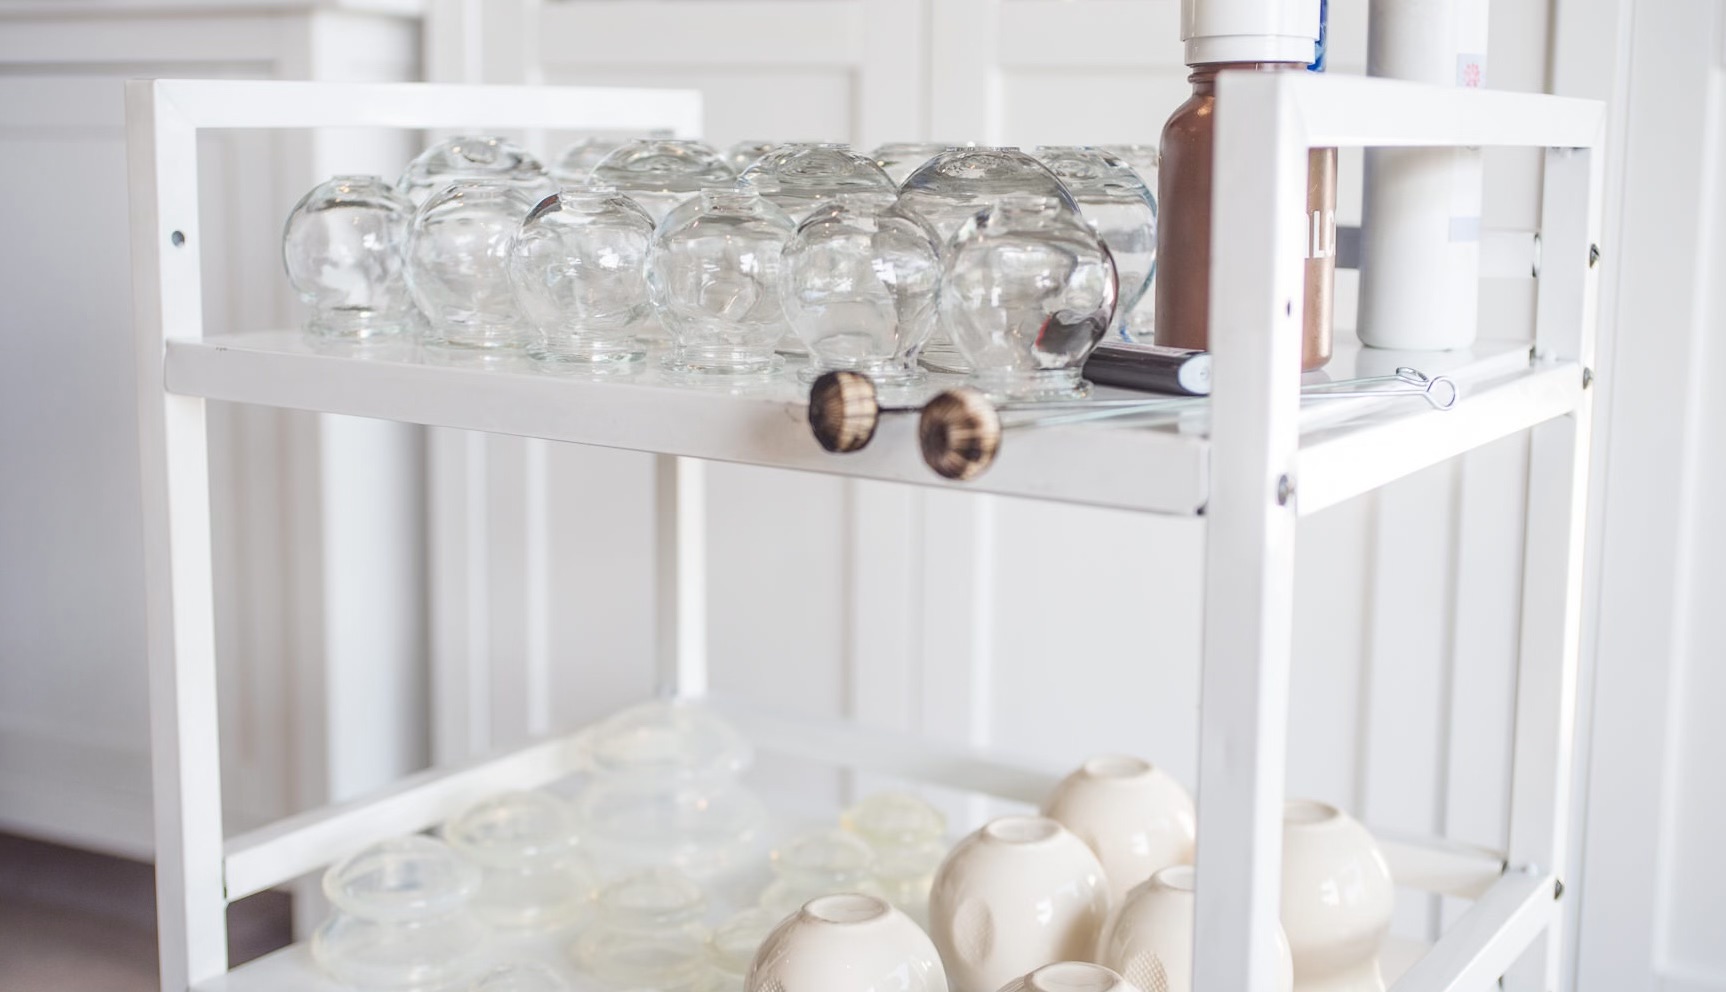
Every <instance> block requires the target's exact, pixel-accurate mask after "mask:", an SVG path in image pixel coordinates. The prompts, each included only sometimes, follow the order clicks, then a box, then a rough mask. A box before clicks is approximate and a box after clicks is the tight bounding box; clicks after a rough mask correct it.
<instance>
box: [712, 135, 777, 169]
mask: <svg viewBox="0 0 1726 992" xmlns="http://www.w3.org/2000/svg"><path fill="white" fill-rule="evenodd" d="M779 145H780V142H777V141H739V142H738V143H737V144H735V145H732V146H731V147H730V148H727V149H726V150H725V161H726V162H728V163H730V165H731V168H732V170H733V171H735V172H737V173H739V174H742V172H743V170H745V169H747V168H749V167H750V166H751V165H754V164H755V160H756V159H758V158H760V157H761V156H763V155H765V154H767V153H768V152H770V151H772V150H773V149H775V148H778V147H779Z"/></svg>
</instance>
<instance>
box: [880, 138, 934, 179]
mask: <svg viewBox="0 0 1726 992" xmlns="http://www.w3.org/2000/svg"><path fill="white" fill-rule="evenodd" d="M953 147H955V146H954V145H951V144H942V143H940V142H936V141H892V142H888V143H887V144H885V145H882V146H881V147H879V148H877V149H875V150H874V151H872V152H870V153H869V157H870V158H872V159H874V160H875V164H876V165H879V166H880V167H881V171H883V172H885V173H887V178H888V179H891V180H893V185H895V186H901V185H904V183H905V180H906V179H907V178H909V177H910V175H911V173H913V172H916V171H917V169H918V168H920V167H921V166H922V165H923V163H924V162H927V161H929V160H930V159H932V158H934V157H935V156H937V155H939V154H941V153H942V152H944V151H946V150H947V149H949V148H953Z"/></svg>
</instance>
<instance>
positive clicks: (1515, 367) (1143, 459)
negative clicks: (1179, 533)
mask: <svg viewBox="0 0 1726 992" xmlns="http://www.w3.org/2000/svg"><path fill="white" fill-rule="evenodd" d="M463 361H464V360H463V359H462V358H461V357H459V356H457V357H454V358H452V357H451V356H450V355H449V353H445V352H434V351H430V350H425V349H418V348H415V347H413V346H411V345H399V346H386V347H384V348H377V349H365V350H358V351H354V350H349V351H342V350H332V349H329V348H327V347H321V346H317V345H314V344H313V343H311V342H309V341H308V340H307V339H306V338H305V337H304V336H302V335H301V334H299V333H297V332H260V333H248V334H233V335H218V336H214V337H210V338H205V339H203V340H198V341H185V340H169V341H168V342H167V354H166V386H167V389H168V390H169V392H172V393H178V394H183V395H191V396H202V397H206V398H209V399H219V400H229V401H234V402H241V403H257V404H262V405H266V406H277V407H287V408H293V409H301V410H312V411H317V412H321V413H340V414H350V415H354V416H361V417H376V418H381V419H386V420H397V421H404V422H408V423H416V424H427V425H432V426H439V427H458V428H465V429H469V430H479V431H488V432H492V433H499V434H514V435H520V436H524V437H539V438H547V439H550V440H555V441H571V442H576V443H581V444H595V445H602V446H605V447H612V448H627V449H632V450H637V451H649V452H658V453H664V454H673V455H686V456H692V457H697V458H706V459H713V460H717V461H728V462H739V463H744V464H751V465H763V466H770V467H774V468H788V469H799V470H803V471H812V472H826V473H832V474H839V475H847V476H853V477H856V478H866V479H878V480H884V481H890V482H909V483H916V484H922V485H938V486H950V487H955V488H962V489H968V490H971V491H974V492H988V493H997V494H1001V495H1008V496H1026V497H1033V498H1040V499H1052V500H1060V501H1066V502H1073V503H1086V504H1091V505H1095V506H1106V507H1116V508H1122V509H1130V510H1140V511H1147V512H1155V513H1170V514H1186V515H1190V514H1196V513H1201V512H1203V509H1204V507H1205V504H1206V501H1207V496H1208V491H1209V489H1208V486H1209V471H1208V466H1209V460H1210V457H1211V443H1210V441H1209V439H1208V438H1207V437H1206V436H1205V434H1204V430H1205V424H1204V417H1203V411H1202V410H1195V411H1190V412H1188V413H1187V414H1186V415H1185V416H1183V417H1180V418H1175V417H1168V418H1165V419H1163V420H1161V421H1160V422H1156V423H1150V422H1147V421H1144V420H1140V421H1138V422H1136V423H1134V422H1129V421H1124V420H1123V421H1113V422H1111V421H1104V422H1099V423H1088V424H1073V425H1066V426H1057V427H1042V428H1037V429H1030V430H1017V431H1014V430H1009V431H1008V433H1007V436H1006V438H1005V440H1004V441H1003V444H1002V447H1001V453H1000V456H999V458H998V459H997V461H996V463H995V464H994V465H993V466H992V467H991V468H990V469H989V470H988V471H987V472H986V473H984V474H983V475H982V476H981V477H980V478H978V479H977V480H975V481H973V482H969V483H949V482H945V481H944V480H942V479H940V478H938V477H936V476H935V475H934V473H933V472H931V471H930V470H929V469H928V468H927V467H925V466H924V465H923V463H922V460H921V458H920V457H919V454H918V449H917V446H916V441H915V436H914V432H915V430H916V418H915V417H914V416H907V415H897V416H895V415H886V416H884V417H883V418H882V422H881V427H880V430H879V431H878V433H877V434H876V436H875V439H874V441H873V442H872V443H871V444H870V445H869V447H868V448H866V449H865V450H863V451H861V452H857V453H855V454H849V455H834V454H829V453H827V452H825V451H823V450H822V449H821V448H820V446H819V445H818V444H816V442H815V440H814V439H813V438H812V437H811V436H810V433H809V427H808V424H807V422H806V418H805V403H806V398H807V391H806V387H803V386H802V385H800V384H799V382H798V380H797V377H796V372H795V370H796V367H797V365H798V359H796V358H792V359H789V360H788V361H787V369H786V371H785V373H784V374H783V375H782V376H780V377H778V379H777V380H776V381H773V382H770V383H766V384H762V385H756V386H747V387H733V388H730V389H727V388H724V387H706V386H692V385H688V384H683V383H675V382H668V381H667V380H666V379H665V378H664V377H662V376H661V375H660V374H659V373H658V371H657V369H656V367H655V366H654V365H653V363H652V362H651V360H650V361H649V362H648V363H646V367H645V368H644V369H643V370H642V371H641V372H640V373H637V374H634V375H631V376H627V377H612V378H607V379H587V378H579V377H575V376H570V375H560V374H557V373H554V372H546V371H541V370H539V369H538V368H537V367H535V366H534V365H533V363H531V362H529V361H527V360H525V359H508V360H504V361H502V362H496V363H489V364H486V365H476V364H473V363H472V362H471V361H470V362H467V363H465V364H464V363H463ZM1397 365H1414V366H1416V367H1418V368H1420V369H1421V370H1422V371H1425V372H1427V373H1429V374H1434V375H1437V374H1444V375H1448V376H1450V377H1451V378H1453V379H1454V380H1455V381H1456V382H1457V383H1458V385H1459V386H1460V387H1461V392H1462V399H1461V400H1460V401H1459V402H1458V403H1457V405H1456V406H1455V407H1454V408H1453V409H1451V410H1449V411H1443V412H1441V411H1435V410H1431V409H1429V408H1427V406H1426V405H1425V404H1424V403H1422V402H1420V401H1419V400H1418V399H1409V398H1380V397H1374V398H1364V397H1363V398H1359V399H1350V400H1333V401H1327V402H1324V403H1318V404H1312V405H1310V406H1309V407H1308V408H1307V409H1306V410H1304V411H1303V413H1302V427H1303V430H1302V448H1301V452H1300V456H1299V464H1298V471H1297V473H1296V481H1297V489H1296V492H1297V506H1298V507H1299V508H1300V509H1301V511H1302V512H1312V511H1314V510H1317V509H1321V508H1323V507H1325V506H1329V505H1332V504H1334V503H1337V502H1340V501H1342V500H1344V499H1347V498H1349V497H1350V496H1353V495H1356V494H1358V493H1361V492H1365V491H1368V490H1370V489H1373V488H1375V487H1377V486H1380V485H1383V484H1385V483H1386V482H1389V481H1391V480H1393V479H1396V478H1399V477H1401V476H1403V475H1406V474H1408V473H1410V472H1413V471H1416V470H1418V469H1420V468H1423V467H1425V466H1427V465H1431V464H1433V463H1435V462H1438V461H1442V460H1444V459H1446V458H1449V457H1451V456H1453V455H1456V454H1460V453H1461V452H1463V451H1467V450H1469V449H1471V448H1474V447H1478V446H1480V445H1482V444H1485V443H1487V442H1489V441H1492V440H1496V439H1497V438H1499V437H1503V436H1505V435H1507V434H1511V433H1514V432H1516V431H1518V430H1522V429H1525V428H1527V427H1529V426H1532V425H1533V424H1535V423H1539V422H1541V421H1543V420H1547V419H1550V418H1552V417H1556V416H1560V415H1562V414H1564V413H1565V412H1567V411H1569V410H1571V409H1573V408H1574V406H1575V404H1576V401H1577V399H1578V398H1579V397H1580V393H1581V389H1582V376H1581V373H1580V371H1579V370H1578V368H1577V367H1576V366H1575V365H1574V364H1570V363H1553V364H1531V363H1530V360H1529V350H1528V345H1527V344H1526V343H1525V342H1516V343H1506V342H1482V343H1480V344H1479V345H1477V346H1476V347H1475V348H1474V349H1472V350H1469V351H1459V352H1450V353H1441V354H1421V355H1419V356H1412V355H1409V354H1406V353H1395V352H1377V351H1373V350H1370V349H1362V348H1359V347H1358V346H1355V345H1354V344H1353V343H1352V341H1350V342H1349V344H1348V345H1346V346H1343V347H1340V348H1339V351H1338V354H1337V356H1336V358H1335V359H1333V361H1332V363H1331V365H1330V366H1329V367H1328V368H1327V369H1326V370H1325V371H1324V372H1323V373H1320V374H1318V376H1317V377H1318V378H1320V379H1323V378H1332V379H1342V378H1349V377H1353V376H1356V375H1368V374H1378V373H1381V372H1389V371H1391V369H1393V368H1394V367H1395V366H1397ZM930 378H931V387H932V388H942V387H944V386H947V385H954V384H957V383H958V381H959V380H958V378H957V377H947V376H940V375H932V376H931V377H930ZM1096 395H1097V398H1100V399H1101V398H1124V397H1140V398H1142V397H1143V396H1144V394H1140V393H1129V392H1125V391H1121V390H1114V389H1108V388H1099V389H1098V390H1097V391H1096Z"/></svg>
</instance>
